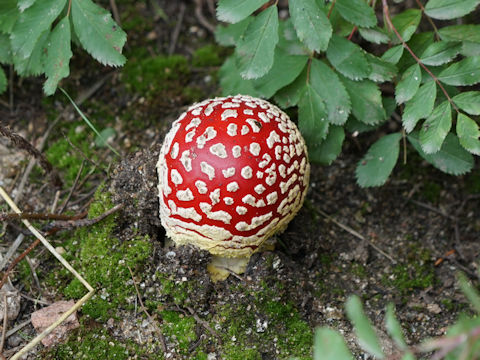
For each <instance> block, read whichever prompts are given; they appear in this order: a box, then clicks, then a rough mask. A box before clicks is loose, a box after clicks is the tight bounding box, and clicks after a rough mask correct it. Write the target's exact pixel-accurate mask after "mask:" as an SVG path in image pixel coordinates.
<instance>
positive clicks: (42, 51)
mask: <svg viewBox="0 0 480 360" xmlns="http://www.w3.org/2000/svg"><path fill="white" fill-rule="evenodd" d="M126 40H127V36H126V34H125V32H124V31H123V30H122V29H121V28H120V27H119V26H118V25H117V24H116V23H115V21H114V20H113V19H112V17H111V15H110V13H109V12H108V11H106V10H105V9H103V8H102V7H100V6H98V5H97V4H95V3H94V2H92V1H91V0H1V1H0V63H1V64H4V65H13V68H14V69H15V71H16V72H17V74H18V75H20V76H31V75H36V76H38V75H42V74H44V75H45V77H46V81H45V83H44V86H43V90H44V92H45V94H47V95H52V94H53V93H55V90H56V88H57V86H58V83H59V81H60V80H61V79H63V78H65V77H67V76H68V75H69V73H70V67H69V63H70V58H71V57H72V50H71V48H72V42H73V43H74V44H76V45H77V46H79V47H81V48H83V49H84V50H85V51H87V53H89V54H90V55H91V56H92V57H93V58H94V59H95V60H97V61H99V62H100V63H102V64H104V65H109V66H121V65H123V64H124V63H125V61H126V59H125V57H124V56H123V55H122V48H123V45H124V44H125V41H126ZM6 87H7V79H6V76H5V72H4V70H3V69H2V68H1V67H0V93H2V92H4V91H5V90H6Z"/></svg>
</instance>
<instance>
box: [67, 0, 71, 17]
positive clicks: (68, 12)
mask: <svg viewBox="0 0 480 360" xmlns="http://www.w3.org/2000/svg"><path fill="white" fill-rule="evenodd" d="M71 8H72V0H68V9H67V17H68V16H69V15H70V9H71Z"/></svg>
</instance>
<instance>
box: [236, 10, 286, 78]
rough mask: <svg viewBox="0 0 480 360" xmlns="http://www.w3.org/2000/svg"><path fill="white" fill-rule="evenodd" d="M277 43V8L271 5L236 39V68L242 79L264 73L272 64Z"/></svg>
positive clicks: (256, 76)
mask: <svg viewBox="0 0 480 360" xmlns="http://www.w3.org/2000/svg"><path fill="white" fill-rule="evenodd" d="M277 43H278V9H277V7H276V6H271V7H269V8H268V9H267V10H265V11H262V12H261V13H260V15H258V16H256V17H255V19H253V20H252V22H250V24H249V25H248V27H247V29H246V30H245V33H244V34H243V36H242V37H241V39H240V40H239V41H238V44H237V55H238V58H237V59H238V62H237V65H238V68H239V70H240V73H241V75H242V77H243V78H244V79H256V78H259V77H262V76H263V75H265V74H266V73H267V72H268V71H269V70H270V69H271V68H272V65H273V56H274V50H275V46H276V45H277Z"/></svg>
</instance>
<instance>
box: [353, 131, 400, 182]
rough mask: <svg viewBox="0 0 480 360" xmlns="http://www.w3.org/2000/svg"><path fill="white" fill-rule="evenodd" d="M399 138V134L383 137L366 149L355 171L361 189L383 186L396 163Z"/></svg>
mask: <svg viewBox="0 0 480 360" xmlns="http://www.w3.org/2000/svg"><path fill="white" fill-rule="evenodd" d="M401 137H402V134H400V133H394V134H389V135H385V136H383V137H381V138H380V139H379V140H377V141H376V142H375V143H374V144H373V145H372V146H371V147H370V149H368V152H367V153H366V154H365V156H364V157H363V158H362V160H360V162H359V163H358V165H357V169H356V171H355V175H356V176H357V183H358V184H359V185H360V186H361V187H370V186H380V185H383V184H385V182H386V181H387V179H388V177H389V176H390V174H391V172H392V170H393V168H394V167H395V164H396V163H397V160H398V154H399V152H400V145H399V140H400V139H401Z"/></svg>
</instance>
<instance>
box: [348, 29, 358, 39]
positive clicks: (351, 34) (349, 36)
mask: <svg viewBox="0 0 480 360" xmlns="http://www.w3.org/2000/svg"><path fill="white" fill-rule="evenodd" d="M355 31H357V27H356V26H354V27H353V29H352V32H351V33H350V35H348V38H347V40H348V41H350V40H352V37H353V35H354V34H355Z"/></svg>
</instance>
